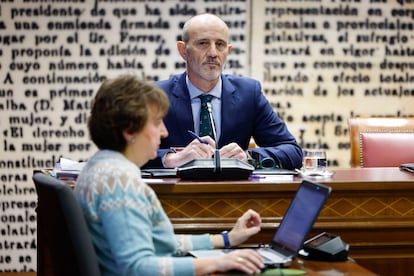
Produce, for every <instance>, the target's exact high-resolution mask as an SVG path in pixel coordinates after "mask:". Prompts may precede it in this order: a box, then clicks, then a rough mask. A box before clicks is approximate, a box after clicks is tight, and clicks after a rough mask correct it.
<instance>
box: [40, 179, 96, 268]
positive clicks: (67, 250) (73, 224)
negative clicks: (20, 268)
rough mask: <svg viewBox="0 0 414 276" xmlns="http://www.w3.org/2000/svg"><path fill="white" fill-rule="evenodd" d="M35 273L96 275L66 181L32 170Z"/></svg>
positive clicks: (83, 226)
mask: <svg viewBox="0 0 414 276" xmlns="http://www.w3.org/2000/svg"><path fill="white" fill-rule="evenodd" d="M33 181H34V183H35V186H36V191H37V195H38V204H37V209H36V212H37V233H38V234H37V235H38V236H37V238H38V239H37V241H38V244H37V246H38V254H37V258H38V271H37V273H38V275H85V276H86V275H88V276H89V275H100V271H99V265H98V259H97V257H96V253H95V249H94V247H93V244H92V240H91V238H90V234H89V231H88V228H87V225H86V221H85V218H84V215H83V213H82V210H81V208H80V206H79V203H78V202H77V200H76V198H75V196H74V194H73V191H72V190H71V188H69V186H68V185H67V184H66V183H63V182H61V181H59V180H57V179H56V178H54V177H52V176H49V175H46V174H44V173H40V172H39V173H35V174H34V175H33Z"/></svg>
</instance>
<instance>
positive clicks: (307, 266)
mask: <svg viewBox="0 0 414 276" xmlns="http://www.w3.org/2000/svg"><path fill="white" fill-rule="evenodd" d="M292 268H298V269H302V270H305V271H306V275H312V276H316V275H327V274H326V272H327V271H329V275H359V276H362V275H363V276H374V275H376V274H375V273H372V272H371V271H368V270H367V269H365V268H363V267H361V266H359V265H358V264H355V263H352V262H336V263H328V262H311V261H304V260H301V259H297V260H295V261H294V262H293V263H292ZM0 275H1V276H36V272H4V273H1V272H0ZM214 275H217V276H218V275H221V276H223V275H226V274H214ZM230 275H231V276H235V275H237V274H234V273H231V274H230ZM243 275H246V274H243Z"/></svg>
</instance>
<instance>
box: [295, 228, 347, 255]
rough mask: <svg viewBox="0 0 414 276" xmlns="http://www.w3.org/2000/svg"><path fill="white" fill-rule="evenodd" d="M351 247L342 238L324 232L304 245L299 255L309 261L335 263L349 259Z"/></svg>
mask: <svg viewBox="0 0 414 276" xmlns="http://www.w3.org/2000/svg"><path fill="white" fill-rule="evenodd" d="M348 252H349V245H348V244H346V243H345V242H343V241H342V239H341V237H339V236H336V235H333V234H330V233H327V232H323V233H321V234H319V235H316V236H315V237H312V238H310V239H309V240H307V241H305V243H304V244H303V248H302V250H301V251H300V252H299V255H300V256H301V257H302V258H304V259H308V260H315V261H325V262H335V261H346V260H347V259H348Z"/></svg>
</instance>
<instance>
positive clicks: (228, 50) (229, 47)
mask: <svg viewBox="0 0 414 276" xmlns="http://www.w3.org/2000/svg"><path fill="white" fill-rule="evenodd" d="M231 48H233V45H231V44H229V45H227V52H228V53H229V54H230V52H231Z"/></svg>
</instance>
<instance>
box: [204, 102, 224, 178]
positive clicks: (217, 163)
mask: <svg viewBox="0 0 414 276" xmlns="http://www.w3.org/2000/svg"><path fill="white" fill-rule="evenodd" d="M207 109H208V113H209V114H210V124H211V129H212V130H213V135H214V139H215V140H216V149H215V150H214V169H213V172H214V173H220V172H221V160H220V159H221V158H220V150H219V148H218V141H217V134H216V126H215V124H214V120H213V112H212V109H211V103H207Z"/></svg>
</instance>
